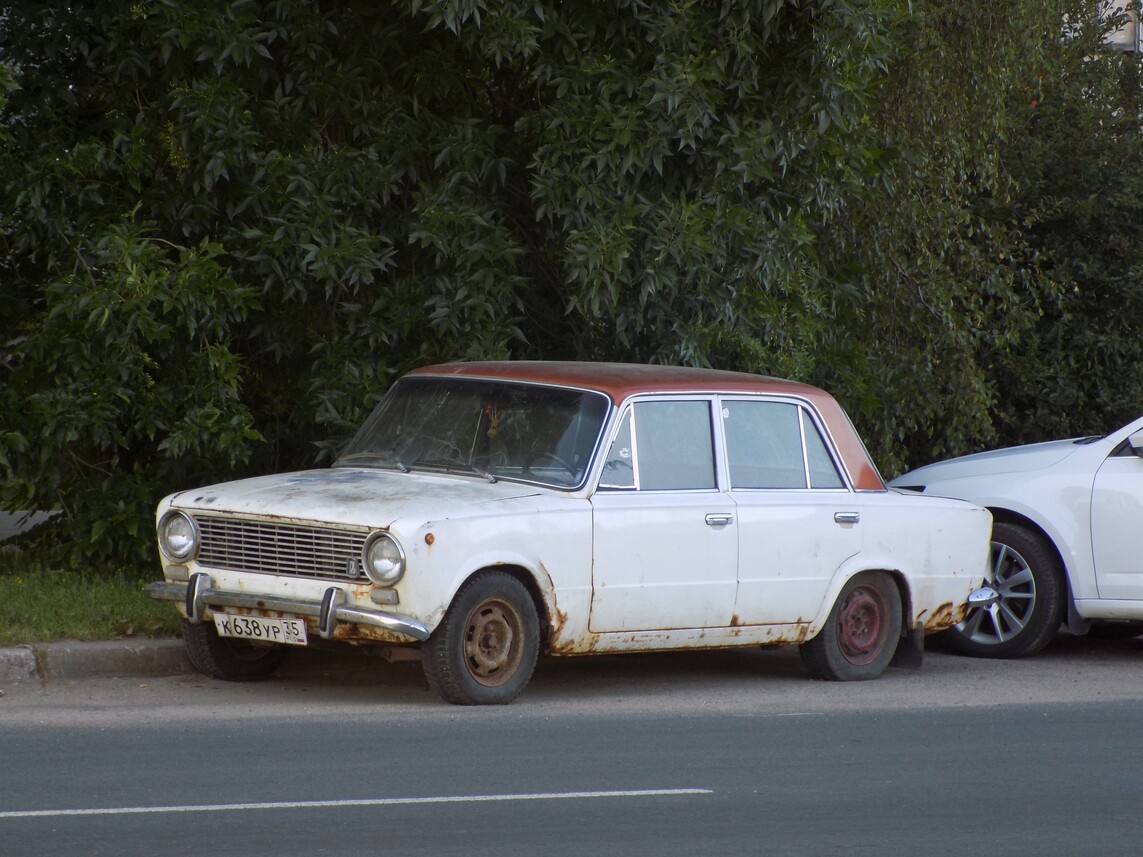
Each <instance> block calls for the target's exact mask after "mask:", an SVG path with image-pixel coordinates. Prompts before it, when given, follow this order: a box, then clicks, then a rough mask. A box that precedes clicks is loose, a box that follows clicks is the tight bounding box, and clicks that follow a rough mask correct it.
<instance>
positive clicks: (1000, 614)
mask: <svg viewBox="0 0 1143 857" xmlns="http://www.w3.org/2000/svg"><path fill="white" fill-rule="evenodd" d="M1063 579H1064V573H1063V569H1062V568H1061V566H1060V560H1059V558H1058V557H1057V556H1056V553H1055V551H1054V550H1053V549H1052V547H1051V545H1049V544H1048V542H1047V541H1046V540H1045V539H1044V538H1043V537H1042V536H1040V535H1039V534H1038V533H1035V532H1033V531H1032V530H1030V529H1029V528H1028V527H1023V526H1020V525H1019V524H1008V523H997V524H994V525H993V527H992V554H991V562H990V564H989V568H988V577H986V578H985V580H984V582H985V583H986V584H988V585H989V586H991V587H992V588H993V589H995V590H996V591H997V593H998V594H999V595H1000V598H999V600H998V601H997V602H996V603H995V604H993V605H991V606H989V607H978V608H975V609H973V610H970V611H969V613H968V614H967V615H966V616H965V618H964V621H963V622H961V623H960V624H959V625H955V626H954V627H952V628H949V630H948V640H949V644H950V645H952V647H953V648H954V649H956V650H957V651H959V652H962V653H964V654H966V655H973V656H975V657H985V658H1019V657H1023V656H1024V655H1031V654H1034V653H1035V652H1038V651H1039V650H1040V649H1042V648H1044V646H1045V645H1047V643H1048V641H1049V640H1051V639H1052V637H1053V636H1055V633H1056V631H1058V630H1059V628H1060V623H1061V622H1062V621H1063V613H1064V595H1063V593H1064V583H1063Z"/></svg>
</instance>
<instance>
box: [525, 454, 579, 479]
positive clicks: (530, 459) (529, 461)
mask: <svg viewBox="0 0 1143 857" xmlns="http://www.w3.org/2000/svg"><path fill="white" fill-rule="evenodd" d="M539 459H546V460H547V461H549V462H551V463H552V464H555V465H557V466H559V467H562V468H563V469H564V470H566V471H567V472H568V474H569V475H570V476H571V478H572V479H578V478H579V471H578V470H576V469H575V468H574V467H572V466H571V465H570V464H568V463H567V462H566V461H564V460H563V459H562V458H560V457H559V456H558V455H556V454H555V453H554V452H548V451H547V450H545V449H541V450H540V451H539V452H533V453H532V454H531V455H528V456H527V457H526V458H525V459H524V472H525V473H531V472H532V465H534V464H536V462H537V461H538V460H539Z"/></svg>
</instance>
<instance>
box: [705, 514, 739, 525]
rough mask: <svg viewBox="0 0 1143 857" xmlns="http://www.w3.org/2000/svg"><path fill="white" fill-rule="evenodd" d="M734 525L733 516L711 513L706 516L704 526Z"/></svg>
mask: <svg viewBox="0 0 1143 857" xmlns="http://www.w3.org/2000/svg"><path fill="white" fill-rule="evenodd" d="M733 523H734V515H730V514H727V513H726V512H711V513H710V514H709V515H707V516H706V524H707V526H708V527H725V526H726V525H727V524H733Z"/></svg>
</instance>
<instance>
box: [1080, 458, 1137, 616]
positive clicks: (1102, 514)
mask: <svg viewBox="0 0 1143 857" xmlns="http://www.w3.org/2000/svg"><path fill="white" fill-rule="evenodd" d="M1141 522H1143V458H1139V457H1138V456H1136V455H1131V454H1124V455H1113V456H1111V457H1110V458H1108V459H1107V460H1106V461H1104V462H1103V465H1102V466H1101V467H1100V468H1099V470H1098V471H1097V472H1096V474H1095V484H1094V485H1093V486H1092V492H1091V541H1092V554H1093V558H1094V560H1095V580H1096V586H1097V587H1098V588H1099V597H1100V598H1101V599H1105V600H1126V601H1135V600H1139V599H1143V526H1140V524H1141Z"/></svg>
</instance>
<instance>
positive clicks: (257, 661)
mask: <svg viewBox="0 0 1143 857" xmlns="http://www.w3.org/2000/svg"><path fill="white" fill-rule="evenodd" d="M183 644H184V645H185V646H186V653H187V658H188V659H189V660H190V662H191V666H193V667H194V668H195V669H196V670H198V671H199V672H200V673H202V674H203V675H208V676H210V677H211V678H220V679H223V680H224V681H262V680H263V679H267V678H269V677H270V676H272V675H273V674H274V672H275V671H276V670H277V669H278V667H279V666H281V665H282V661H283V660H285V658H286V647H285V646H277V645H274V644H273V643H254V642H250V641H248V640H233V639H231V638H229V637H220V636H218V631H216V630H215V627H214V624H213V623H211V622H187V621H184V622H183Z"/></svg>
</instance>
